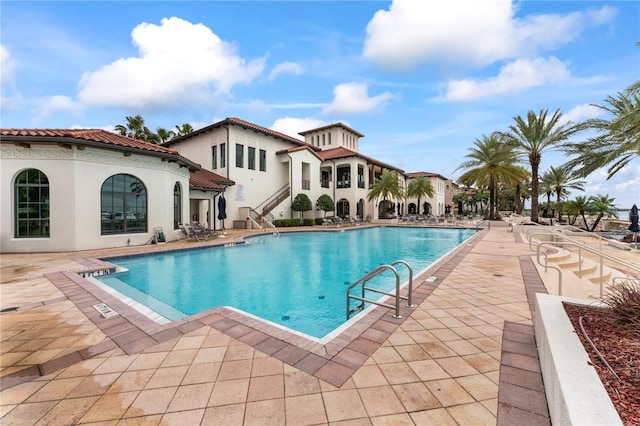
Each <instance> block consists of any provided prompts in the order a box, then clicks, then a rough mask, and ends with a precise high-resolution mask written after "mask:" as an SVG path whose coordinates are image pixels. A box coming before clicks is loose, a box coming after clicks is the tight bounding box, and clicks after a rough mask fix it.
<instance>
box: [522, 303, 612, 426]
mask: <svg viewBox="0 0 640 426" xmlns="http://www.w3.org/2000/svg"><path fill="white" fill-rule="evenodd" d="M564 301H566V302H571V303H575V304H581V305H591V304H593V301H587V300H582V299H573V298H569V297H563V296H554V295H550V294H542V293H538V294H537V295H536V316H535V321H534V329H535V334H536V344H537V346H538V355H539V357H540V369H541V370H542V378H543V380H544V390H545V393H546V396H547V402H548V405H549V416H550V417H551V423H552V424H554V425H592V426H595V425H607V426H613V425H622V420H621V419H620V416H619V415H618V412H617V411H616V409H615V407H614V406H613V403H612V402H611V398H609V394H608V393H607V391H606V389H605V388H604V386H603V384H602V381H601V380H600V377H599V376H598V373H597V372H596V370H595V368H594V367H593V366H592V365H591V364H590V361H589V355H588V354H587V351H586V350H585V349H584V346H583V345H582V342H581V341H580V339H579V338H578V336H577V335H576V333H575V331H574V329H573V325H572V324H571V321H570V320H569V317H568V316H567V314H566V312H565V310H564V307H563V305H562V302H564Z"/></svg>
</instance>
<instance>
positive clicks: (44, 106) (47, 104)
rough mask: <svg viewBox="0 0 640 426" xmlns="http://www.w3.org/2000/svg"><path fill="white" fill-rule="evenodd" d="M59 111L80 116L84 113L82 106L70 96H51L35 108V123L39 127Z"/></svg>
mask: <svg viewBox="0 0 640 426" xmlns="http://www.w3.org/2000/svg"><path fill="white" fill-rule="evenodd" d="M58 111H65V112H69V113H72V114H78V113H80V112H81V111H82V106H81V105H80V104H79V103H78V102H76V101H74V100H73V99H71V98H70V97H68V96H51V97H48V98H45V99H43V100H40V101H39V102H38V104H37V106H36V107H35V112H36V114H37V115H36V117H35V118H34V120H33V121H34V123H35V124H36V125H37V124H39V123H41V122H42V121H44V120H45V119H47V118H48V117H49V116H50V115H51V114H53V113H55V112H58Z"/></svg>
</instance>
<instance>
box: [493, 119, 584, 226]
mask: <svg viewBox="0 0 640 426" xmlns="http://www.w3.org/2000/svg"><path fill="white" fill-rule="evenodd" d="M547 114H548V110H541V111H540V113H538V114H537V115H536V113H535V112H533V111H529V112H528V113H527V120H526V121H525V120H524V119H523V118H522V117H520V116H517V117H514V120H515V125H511V126H509V131H508V132H506V133H501V134H502V135H503V136H504V137H505V138H506V140H507V142H508V143H509V144H510V145H511V146H512V147H513V148H515V149H516V151H518V152H519V153H520V154H521V155H523V156H525V157H526V158H527V159H528V161H529V166H530V167H531V221H532V222H537V221H538V194H539V193H538V170H539V168H540V161H541V160H542V154H543V153H544V152H546V151H549V150H552V149H555V148H557V147H558V146H559V145H560V144H562V143H564V142H566V140H567V139H569V137H571V136H573V135H574V134H576V133H577V132H579V131H581V130H583V125H582V124H581V123H578V124H573V123H570V122H567V123H564V124H560V123H561V121H560V120H561V118H562V113H561V112H560V110H559V109H557V110H556V111H555V112H554V113H553V115H552V116H551V117H547Z"/></svg>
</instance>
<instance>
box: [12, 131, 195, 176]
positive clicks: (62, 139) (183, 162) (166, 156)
mask: <svg viewBox="0 0 640 426" xmlns="http://www.w3.org/2000/svg"><path fill="white" fill-rule="evenodd" d="M1 142H13V143H14V144H15V143H17V144H20V145H22V146H25V144H27V145H28V144H29V143H33V142H39V143H50V144H56V145H58V144H67V145H76V146H88V147H92V148H101V149H108V150H110V151H117V152H122V153H130V154H140V155H148V156H151V157H158V158H161V159H163V160H165V161H172V162H175V163H178V164H179V165H180V166H182V167H186V168H188V169H189V170H199V169H200V168H201V167H200V165H199V164H197V163H194V162H193V161H191V160H188V159H186V158H185V157H182V156H180V155H177V154H171V153H168V152H160V151H151V150H146V149H140V148H134V147H129V146H122V145H116V144H110V143H106V142H99V141H92V140H88V139H78V138H74V137H70V136H14V135H7V136H2V140H1Z"/></svg>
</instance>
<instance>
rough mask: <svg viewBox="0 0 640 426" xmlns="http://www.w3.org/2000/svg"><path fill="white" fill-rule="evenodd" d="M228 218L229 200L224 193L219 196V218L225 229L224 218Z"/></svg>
mask: <svg viewBox="0 0 640 426" xmlns="http://www.w3.org/2000/svg"><path fill="white" fill-rule="evenodd" d="M226 218H227V200H225V199H224V195H221V196H220V198H218V219H220V220H221V221H222V229H223V230H224V220H225V219H226Z"/></svg>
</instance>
